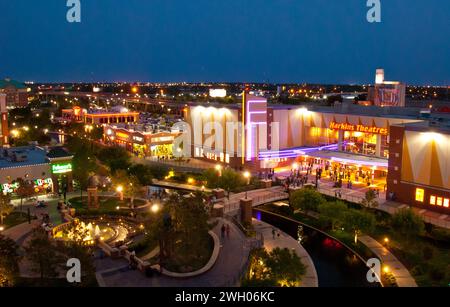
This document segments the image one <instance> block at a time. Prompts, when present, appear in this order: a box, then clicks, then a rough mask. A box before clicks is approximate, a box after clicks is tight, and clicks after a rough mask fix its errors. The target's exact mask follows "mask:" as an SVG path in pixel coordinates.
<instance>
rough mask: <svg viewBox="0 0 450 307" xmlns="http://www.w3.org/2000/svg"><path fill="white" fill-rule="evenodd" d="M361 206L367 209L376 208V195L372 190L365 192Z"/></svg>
mask: <svg viewBox="0 0 450 307" xmlns="http://www.w3.org/2000/svg"><path fill="white" fill-rule="evenodd" d="M361 205H363V206H364V207H366V208H369V209H370V208H376V207H378V201H377V195H376V194H375V191H374V190H372V189H370V190H369V191H367V192H366V195H365V197H364V198H363V200H362V201H361Z"/></svg>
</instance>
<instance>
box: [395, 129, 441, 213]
mask: <svg viewBox="0 0 450 307" xmlns="http://www.w3.org/2000/svg"><path fill="white" fill-rule="evenodd" d="M391 140H392V141H391V146H390V150H391V155H390V157H389V175H388V198H393V199H394V200H396V201H398V202H402V203H405V204H412V205H414V206H416V207H420V208H424V209H431V210H434V211H439V212H442V213H447V214H448V213H450V207H449V206H450V156H449V155H450V128H444V127H433V126H430V123H429V122H420V123H416V124H406V125H395V126H392V127H391Z"/></svg>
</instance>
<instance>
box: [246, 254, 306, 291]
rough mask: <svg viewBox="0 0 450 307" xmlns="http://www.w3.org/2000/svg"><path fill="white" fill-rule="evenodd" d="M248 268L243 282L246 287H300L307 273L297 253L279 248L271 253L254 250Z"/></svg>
mask: <svg viewBox="0 0 450 307" xmlns="http://www.w3.org/2000/svg"><path fill="white" fill-rule="evenodd" d="M248 268H249V269H248V273H247V276H246V277H245V278H244V280H243V281H242V286H244V287H245V286H252V287H255V286H256V287H276V286H281V287H298V286H299V285H300V282H301V280H302V276H303V275H304V274H305V273H306V266H305V265H304V264H303V263H302V261H301V259H300V258H299V257H298V255H297V254H296V253H295V251H291V250H289V249H287V248H284V249H281V248H278V247H277V248H275V249H273V250H272V251H270V252H268V251H267V250H266V249H264V248H260V249H255V250H253V251H252V252H251V254H250V260H249V265H248Z"/></svg>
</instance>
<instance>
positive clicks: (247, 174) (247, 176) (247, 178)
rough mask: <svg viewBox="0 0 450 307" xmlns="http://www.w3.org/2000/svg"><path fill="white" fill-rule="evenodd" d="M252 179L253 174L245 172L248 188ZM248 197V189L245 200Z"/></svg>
mask: <svg viewBox="0 0 450 307" xmlns="http://www.w3.org/2000/svg"><path fill="white" fill-rule="evenodd" d="M250 177H251V174H250V172H248V171H246V172H244V178H245V179H246V180H247V186H248V185H249V184H250ZM247 198H248V197H247V189H246V190H245V199H247Z"/></svg>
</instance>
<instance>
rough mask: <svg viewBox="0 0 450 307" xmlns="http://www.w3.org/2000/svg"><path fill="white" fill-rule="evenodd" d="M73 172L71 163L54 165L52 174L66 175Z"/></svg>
mask: <svg viewBox="0 0 450 307" xmlns="http://www.w3.org/2000/svg"><path fill="white" fill-rule="evenodd" d="M71 171H72V164H71V163H64V164H53V165H52V173H53V174H65V173H70V172H71Z"/></svg>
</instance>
